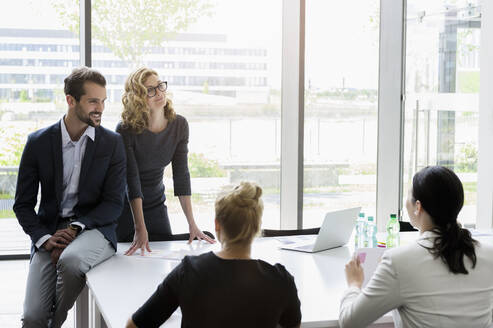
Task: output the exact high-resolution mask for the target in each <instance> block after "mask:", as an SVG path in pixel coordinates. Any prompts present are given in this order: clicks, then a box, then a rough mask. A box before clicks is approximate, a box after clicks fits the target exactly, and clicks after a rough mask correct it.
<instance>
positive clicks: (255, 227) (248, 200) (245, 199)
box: [215, 182, 264, 244]
mask: <svg viewBox="0 0 493 328" xmlns="http://www.w3.org/2000/svg"><path fill="white" fill-rule="evenodd" d="M261 196H262V188H260V187H259V186H258V185H257V184H255V183H252V182H241V183H240V184H239V185H238V186H236V187H235V188H234V189H233V190H232V191H230V192H228V193H226V194H223V195H221V196H219V197H218V198H217V200H216V204H215V208H216V220H217V222H218V223H219V225H220V226H221V228H222V229H221V232H222V236H221V242H223V243H225V244H250V243H251V242H252V240H253V238H255V236H256V235H257V234H258V233H259V231H260V226H261V225H262V212H263V210H264V203H263V202H262V199H261V198H260V197H261Z"/></svg>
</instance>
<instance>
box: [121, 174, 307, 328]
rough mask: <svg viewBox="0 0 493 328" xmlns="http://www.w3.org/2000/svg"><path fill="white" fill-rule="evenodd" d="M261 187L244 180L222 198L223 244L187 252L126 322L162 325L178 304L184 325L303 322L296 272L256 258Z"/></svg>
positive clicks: (259, 327) (260, 326)
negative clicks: (254, 246)
mask: <svg viewBox="0 0 493 328" xmlns="http://www.w3.org/2000/svg"><path fill="white" fill-rule="evenodd" d="M261 195H262V189H261V188H260V187H259V186H257V185H256V184H254V183H250V182H242V183H241V184H240V185H239V186H236V188H235V189H234V190H232V191H230V192H228V193H226V194H224V195H221V196H219V197H218V198H217V200H216V204H215V210H216V219H215V226H216V235H217V238H218V240H219V241H220V243H221V250H220V251H218V252H209V253H205V254H202V255H199V256H186V257H185V258H184V259H183V261H182V262H181V263H180V264H179V265H178V266H177V267H176V268H175V269H174V270H173V271H172V272H171V273H170V274H169V275H168V276H167V277H166V278H165V279H164V281H163V282H162V283H161V284H160V285H159V286H158V288H157V290H156V291H155V292H154V294H153V295H151V297H150V298H149V299H148V300H147V302H146V303H145V304H144V305H143V306H142V307H140V309H138V310H137V312H135V313H134V314H133V315H132V318H130V319H129V320H128V322H127V328H135V327H141V328H142V327H159V326H161V324H162V323H163V322H165V321H166V320H167V319H168V318H169V317H170V316H171V315H172V314H173V312H174V311H175V310H176V309H177V308H178V306H179V307H180V309H181V313H182V323H181V326H182V327H235V328H242V327H248V328H250V327H255V328H276V327H279V326H281V327H299V326H300V322H301V310H300V301H299V299H298V292H297V290H296V285H295V283H294V279H293V276H291V274H289V272H288V271H287V270H286V268H285V267H284V266H282V265H280V264H275V265H271V264H269V263H267V262H264V261H262V260H255V259H252V258H251V256H250V250H251V246H252V242H253V239H254V238H255V236H256V235H257V234H258V232H259V230H260V226H261V220H262V212H263V203H262V199H261V198H260V197H261Z"/></svg>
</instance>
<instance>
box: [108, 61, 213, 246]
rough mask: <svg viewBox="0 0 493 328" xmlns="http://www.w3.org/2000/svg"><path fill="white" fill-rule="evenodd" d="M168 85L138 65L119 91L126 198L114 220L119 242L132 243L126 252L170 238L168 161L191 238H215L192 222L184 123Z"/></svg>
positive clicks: (184, 120)
mask: <svg viewBox="0 0 493 328" xmlns="http://www.w3.org/2000/svg"><path fill="white" fill-rule="evenodd" d="M167 88H168V84H167V82H166V81H162V80H161V79H160V78H159V76H158V74H157V73H156V71H154V70H152V69H149V68H146V67H143V68H139V69H137V70H136V71H134V72H133V73H131V74H130V75H129V76H128V78H127V80H126V82H125V92H124V94H123V96H122V102H123V112H122V121H121V122H120V123H119V124H118V126H117V128H116V130H117V132H119V133H120V134H121V135H122V137H123V141H124V143H125V148H126V153H127V198H128V199H127V200H126V202H125V206H124V209H123V213H122V215H121V216H120V218H119V220H118V227H117V237H118V241H119V242H132V245H131V246H130V248H129V249H128V250H127V252H126V253H125V254H126V255H132V254H133V253H134V252H135V251H137V250H138V249H141V252H142V255H143V254H144V251H145V250H147V251H151V249H150V247H149V241H159V240H170V239H171V226H170V222H169V219H168V211H167V207H166V205H165V201H166V196H165V193H164V189H165V188H164V184H163V174H164V168H165V167H166V166H167V165H169V164H170V163H171V165H172V167H173V184H174V193H175V196H178V198H179V200H180V205H181V207H182V209H183V213H184V214H185V217H186V219H187V221H188V225H189V230H190V239H189V241H190V242H191V241H192V240H193V239H194V238H198V239H204V240H206V241H208V242H214V241H213V240H212V239H211V238H209V237H208V236H207V235H205V234H204V233H203V232H202V231H200V229H199V228H198V227H197V225H196V224H195V220H194V217H193V212H192V202H191V198H190V195H191V187H190V173H189V170H188V135H189V132H188V122H187V120H186V119H185V118H184V117H183V116H181V115H178V114H176V113H175V111H174V108H173V102H172V101H171V99H169V98H168V97H167V96H166V90H167Z"/></svg>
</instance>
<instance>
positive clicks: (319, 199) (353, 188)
mask: <svg viewBox="0 0 493 328" xmlns="http://www.w3.org/2000/svg"><path fill="white" fill-rule="evenodd" d="M355 8H357V10H355ZM378 17H379V2H378V1H367V0H351V1H324V0H309V1H307V2H306V54H305V129H304V131H305V132H304V197H303V225H304V226H305V227H313V226H317V225H319V224H320V222H321V220H322V219H323V217H324V214H325V212H327V211H330V210H336V209H342V208H347V207H354V206H362V207H363V211H365V213H367V214H370V215H374V214H375V201H376V155H377V152H376V147H377V105H378V99H377V87H378V33H379V28H378Z"/></svg>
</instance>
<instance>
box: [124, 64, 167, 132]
mask: <svg viewBox="0 0 493 328" xmlns="http://www.w3.org/2000/svg"><path fill="white" fill-rule="evenodd" d="M151 75H156V76H159V75H158V74H157V72H156V71H154V70H153V69H150V68H147V67H142V68H139V69H137V70H136V71H134V72H133V73H131V74H130V75H129V76H128V77H127V80H126V81H125V92H124V93H123V96H122V103H123V112H122V125H123V127H124V128H131V129H132V130H134V131H135V132H137V133H142V131H144V130H145V129H146V128H147V127H148V126H149V116H150V109H149V107H148V106H147V88H146V87H145V86H144V82H145V81H146V80H147V79H148V78H149V76H151ZM164 117H166V119H167V120H168V121H169V122H171V121H173V120H174V119H175V118H176V113H175V110H174V108H173V102H172V101H171V99H169V98H168V97H166V105H165V106H164Z"/></svg>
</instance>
